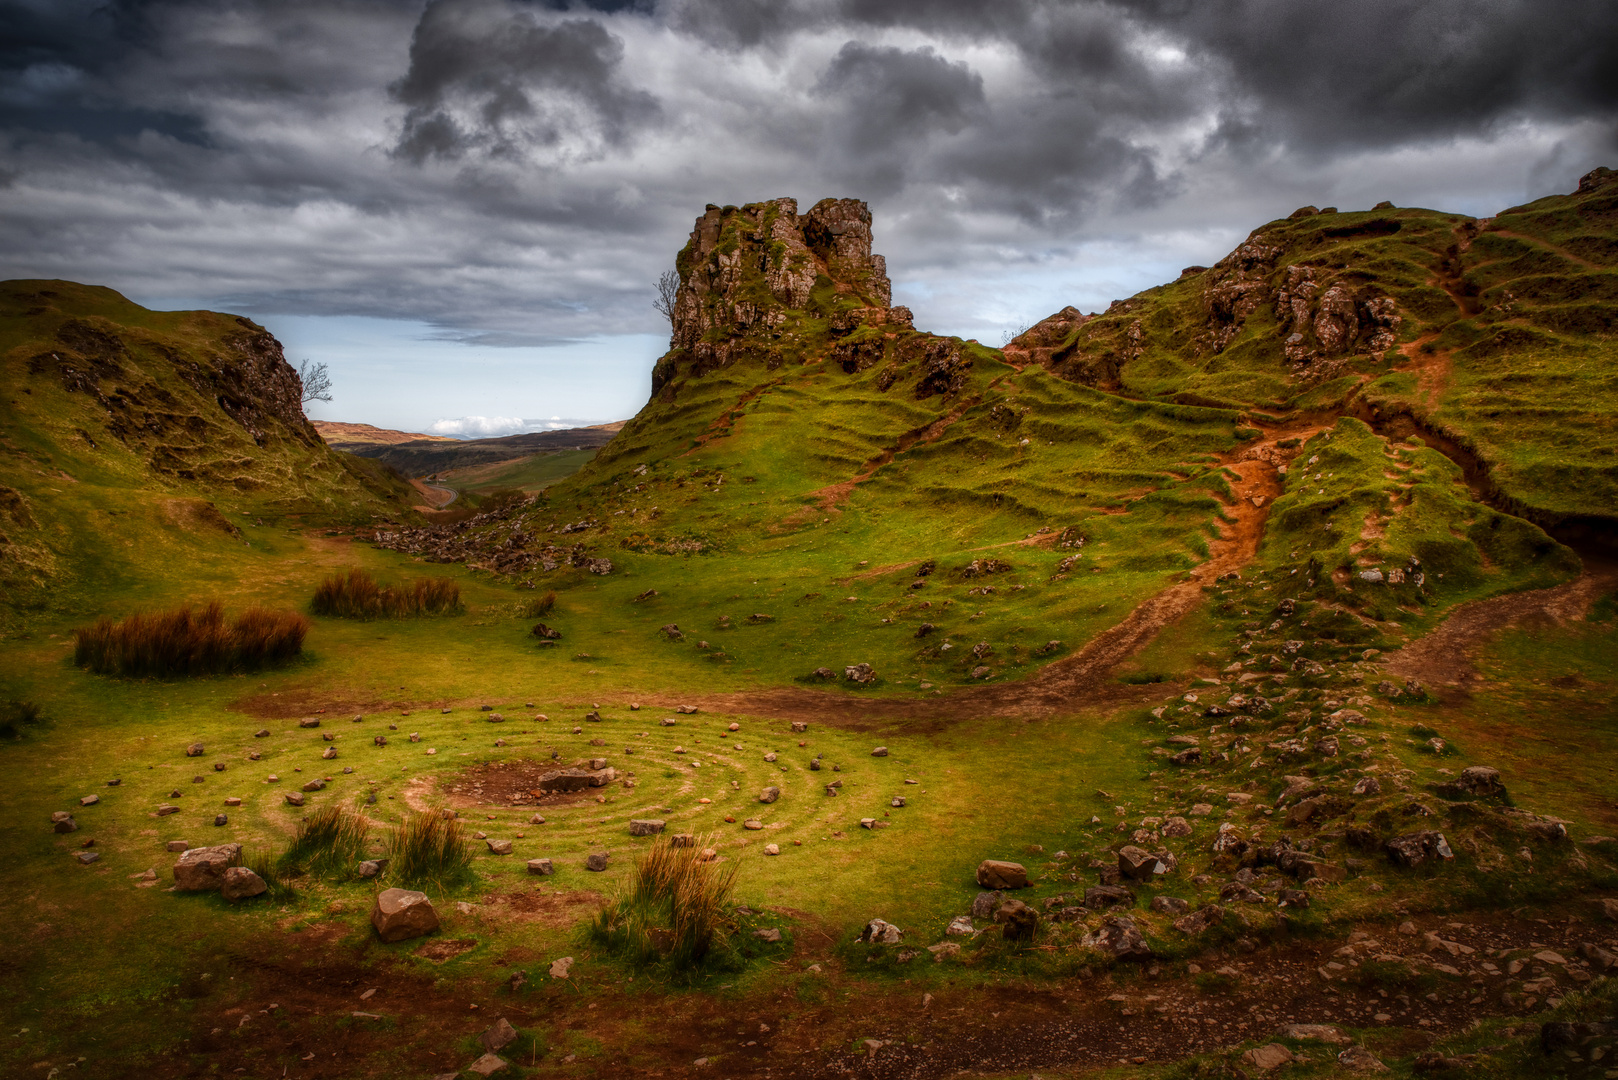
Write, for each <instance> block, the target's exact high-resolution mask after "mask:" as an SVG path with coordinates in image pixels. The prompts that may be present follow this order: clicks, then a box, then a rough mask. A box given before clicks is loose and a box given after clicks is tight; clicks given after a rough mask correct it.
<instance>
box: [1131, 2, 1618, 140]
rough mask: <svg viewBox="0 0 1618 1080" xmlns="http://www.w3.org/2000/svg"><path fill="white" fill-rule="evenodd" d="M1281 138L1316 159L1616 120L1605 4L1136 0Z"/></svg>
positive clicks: (1617, 47) (1611, 15)
mask: <svg viewBox="0 0 1618 1080" xmlns="http://www.w3.org/2000/svg"><path fill="white" fill-rule="evenodd" d="M1131 8H1132V14H1133V15H1134V17H1135V18H1137V19H1139V20H1140V22H1141V24H1142V25H1143V26H1145V27H1148V28H1151V29H1153V30H1155V31H1158V32H1161V33H1164V34H1166V35H1167V36H1168V37H1169V38H1170V39H1172V40H1175V41H1177V42H1179V43H1181V44H1183V45H1184V47H1185V49H1186V51H1187V53H1188V54H1189V55H1190V56H1191V57H1192V58H1193V59H1195V60H1197V61H1200V62H1205V63H1208V64H1210V65H1211V66H1212V67H1213V68H1215V69H1216V70H1218V71H1219V72H1220V73H1221V74H1223V75H1224V77H1225V78H1226V79H1228V81H1229V86H1230V88H1231V89H1232V90H1233V91H1234V92H1235V93H1236V94H1237V95H1239V96H1240V98H1241V99H1243V103H1244V106H1245V109H1246V111H1247V112H1248V114H1249V115H1250V116H1251V117H1257V118H1258V121H1257V122H1258V123H1259V124H1260V126H1262V127H1263V128H1264V129H1266V130H1268V131H1270V132H1271V133H1272V134H1273V135H1274V137H1276V138H1279V139H1284V140H1285V141H1287V142H1288V143H1289V144H1292V145H1302V146H1307V147H1309V148H1311V149H1314V150H1317V151H1326V152H1330V151H1334V150H1345V149H1352V148H1356V147H1361V146H1386V145H1393V144H1397V143H1400V142H1403V141H1408V140H1411V139H1432V138H1452V137H1454V136H1455V135H1457V134H1461V133H1477V132H1486V131H1488V130H1489V129H1490V128H1491V127H1492V126H1494V125H1496V124H1499V123H1501V122H1507V121H1514V120H1518V119H1522V118H1525V117H1527V118H1532V117H1543V118H1549V117H1557V118H1567V117H1583V116H1591V115H1605V116H1607V117H1609V118H1610V117H1611V116H1612V115H1613V114H1614V113H1615V112H1618V5H1613V4H1611V3H1609V2H1606V0H1559V2H1551V3H1546V2H1544V0H1359V2H1357V3H1332V4H1296V3H1290V2H1287V0H1196V2H1186V0H1139V2H1137V3H1134V4H1132V5H1131Z"/></svg>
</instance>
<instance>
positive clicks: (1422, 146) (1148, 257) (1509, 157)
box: [0, 0, 1618, 343]
mask: <svg viewBox="0 0 1618 1080" xmlns="http://www.w3.org/2000/svg"><path fill="white" fill-rule="evenodd" d="M1615 116H1618V5H1614V4H1612V3H1611V2H1610V0H1536V2H1532V3H1529V2H1508V0H1496V2H1480V0H1470V2H1464V3H1463V2H1461V0H1341V2H1337V3H1329V4H1328V3H1316V2H1312V0H1309V2H1306V0H1293V2H1282V0H1132V2H1125V0H1120V2H1116V3H1098V2H1080V0H1075V2H1068V3H1063V2H1056V0H994V2H976V0H974V2H968V0H937V2H922V0H799V2H788V3H781V2H774V0H634V2H597V3H570V2H554V3H543V2H530V0H429V2H426V3H422V2H420V0H416V2H408V3H407V2H402V0H401V2H390V0H318V2H317V0H0V273H3V274H4V275H5V276H63V277H71V278H76V279H80V280H88V281H95V282H101V283H105V284H110V285H113V286H114V287H118V288H121V289H124V290H125V291H127V292H130V293H131V294H132V295H135V296H137V297H139V298H143V299H149V300H162V299H165V298H185V299H190V300H197V301H205V302H209V303H212V304H214V305H216V306H222V307H236V308H238V309H245V310H249V311H252V312H257V313H277V312H280V313H300V314H323V313H324V314H359V315H371V316H381V317H386V318H402V319H417V320H423V321H426V322H429V323H432V324H434V325H436V326H437V327H439V328H440V329H441V330H442V332H443V333H445V334H447V335H452V336H457V337H464V338H466V339H469V340H479V341H484V342H495V343H523V342H527V343H533V342H547V341H560V340H566V339H576V338H580V337H589V336H595V335H610V334H615V333H627V332H647V331H652V330H655V329H656V328H657V317H656V315H655V314H654V313H653V312H652V311H651V308H650V304H649V300H650V295H651V294H650V283H651V282H652V281H653V280H655V278H656V276H657V274H658V272H659V271H660V270H661V269H663V268H665V267H666V266H668V265H669V264H670V263H671V261H672V257H673V254H674V252H675V251H676V250H677V249H678V247H679V246H680V244H681V243H683V241H684V238H685V233H686V232H687V230H688V229H689V228H690V222H691V220H692V218H693V217H694V216H695V215H696V214H697V213H698V212H700V211H701V209H702V207H703V205H704V204H706V203H708V202H720V203H725V202H739V201H745V200H749V199H757V198H766V197H772V196H775V195H782V194H790V195H795V196H797V197H798V198H800V199H801V200H805V201H812V200H814V199H817V198H820V197H822V196H825V195H852V196H856V197H861V198H865V199H867V200H869V201H870V202H871V203H872V204H873V208H874V209H875V211H876V213H877V232H878V244H879V247H880V249H881V250H883V251H884V252H885V253H886V254H887V255H888V256H889V265H890V267H892V268H893V270H894V274H895V277H896V279H897V281H898V284H899V294H900V296H901V298H903V299H905V300H907V301H909V302H911V303H912V305H913V306H914V307H915V308H916V309H917V312H918V316H919V318H920V320H921V321H922V322H923V323H924V324H926V325H931V326H935V327H939V328H947V329H953V330H958V331H960V330H964V331H968V332H978V333H980V334H981V336H984V337H985V338H988V337H990V336H991V335H992V333H993V332H994V331H996V330H997V329H998V328H1000V327H1002V326H1010V325H1014V324H1017V323H1020V322H1025V321H1027V320H1028V319H1029V318H1035V317H1038V316H1039V315H1041V314H1043V313H1045V312H1046V311H1048V310H1051V309H1053V308H1054V307H1056V306H1059V304H1060V303H1066V302H1068V301H1069V300H1075V299H1076V300H1079V301H1081V302H1084V303H1104V302H1105V301H1106V300H1107V299H1108V298H1110V296H1111V295H1116V294H1122V293H1123V292H1126V291H1131V290H1132V289H1133V288H1138V287H1141V286H1142V285H1145V284H1148V283H1150V282H1151V281H1153V280H1156V279H1157V276H1158V275H1159V272H1160V270H1161V269H1162V268H1163V267H1168V266H1175V267H1177V266H1178V265H1180V264H1182V263H1184V262H1191V261H1199V260H1205V259H1207V258H1209V257H1217V255H1218V254H1220V253H1222V252H1223V251H1224V250H1225V249H1227V248H1228V247H1229V246H1230V244H1231V242H1232V241H1233V240H1234V239H1236V238H1238V237H1239V236H1240V235H1242V234H1244V233H1245V232H1246V230H1247V229H1248V228H1250V227H1252V226H1253V225H1254V224H1257V223H1259V222H1261V221H1263V220H1266V219H1268V218H1271V217H1274V216H1277V215H1279V214H1283V213H1285V212H1287V211H1289V210H1290V209H1292V208H1293V207H1294V206H1296V205H1298V204H1300V203H1303V202H1316V203H1327V202H1333V203H1338V204H1340V205H1345V206H1352V205H1368V204H1369V203H1370V202H1373V201H1375V200H1376V199H1380V198H1384V197H1386V198H1393V199H1395V200H1396V201H1401V202H1411V201H1418V200H1419V201H1424V202H1428V203H1439V204H1442V205H1445V206H1449V207H1455V208H1458V209H1467V210H1474V211H1487V210H1490V209H1495V208H1498V207H1501V206H1504V205H1507V204H1509V203H1511V202H1514V201H1517V200H1519V199H1521V198H1522V197H1524V196H1525V195H1528V194H1539V193H1542V192H1544V191H1547V190H1566V189H1569V188H1570V187H1571V186H1572V183H1573V180H1574V178H1575V177H1576V176H1577V175H1578V173H1579V172H1581V171H1583V170H1585V169H1587V168H1589V167H1592V166H1594V165H1596V164H1599V163H1603V162H1606V163H1612V162H1613V161H1614V160H1618V122H1615ZM1109 290H1114V291H1113V292H1109Z"/></svg>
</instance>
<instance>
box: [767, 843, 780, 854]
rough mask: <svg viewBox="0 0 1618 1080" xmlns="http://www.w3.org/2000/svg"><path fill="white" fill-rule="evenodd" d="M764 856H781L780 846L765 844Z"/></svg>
mask: <svg viewBox="0 0 1618 1080" xmlns="http://www.w3.org/2000/svg"><path fill="white" fill-rule="evenodd" d="M764 854H766V855H779V854H781V845H780V844H765V845H764Z"/></svg>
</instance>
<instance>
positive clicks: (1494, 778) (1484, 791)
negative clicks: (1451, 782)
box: [1455, 765, 1506, 796]
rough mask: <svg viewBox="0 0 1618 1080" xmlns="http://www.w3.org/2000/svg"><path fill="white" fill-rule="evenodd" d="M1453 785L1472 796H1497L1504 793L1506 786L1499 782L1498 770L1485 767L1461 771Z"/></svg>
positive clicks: (1475, 766) (1471, 767) (1473, 767)
mask: <svg viewBox="0 0 1618 1080" xmlns="http://www.w3.org/2000/svg"><path fill="white" fill-rule="evenodd" d="M1455 784H1456V786H1457V787H1459V788H1461V789H1462V790H1463V791H1467V792H1470V793H1471V794H1473V795H1479V796H1490V795H1494V796H1499V795H1504V794H1505V793H1506V785H1504V784H1502V783H1501V782H1500V770H1499V769H1491V768H1489V766H1487V765H1472V766H1469V767H1467V768H1465V769H1462V770H1461V775H1460V777H1459V778H1457V779H1456V781H1455Z"/></svg>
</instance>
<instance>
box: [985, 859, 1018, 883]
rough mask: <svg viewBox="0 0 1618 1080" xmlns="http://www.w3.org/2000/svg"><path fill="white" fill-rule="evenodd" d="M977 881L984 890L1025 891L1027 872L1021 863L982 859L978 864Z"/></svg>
mask: <svg viewBox="0 0 1618 1080" xmlns="http://www.w3.org/2000/svg"><path fill="white" fill-rule="evenodd" d="M977 881H978V884H979V885H980V886H982V887H983V888H985V889H1026V888H1028V871H1027V870H1025V869H1024V868H1023V865H1022V863H1014V862H1002V861H1000V860H999V859H984V860H983V862H981V863H980V864H978V873H977Z"/></svg>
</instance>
